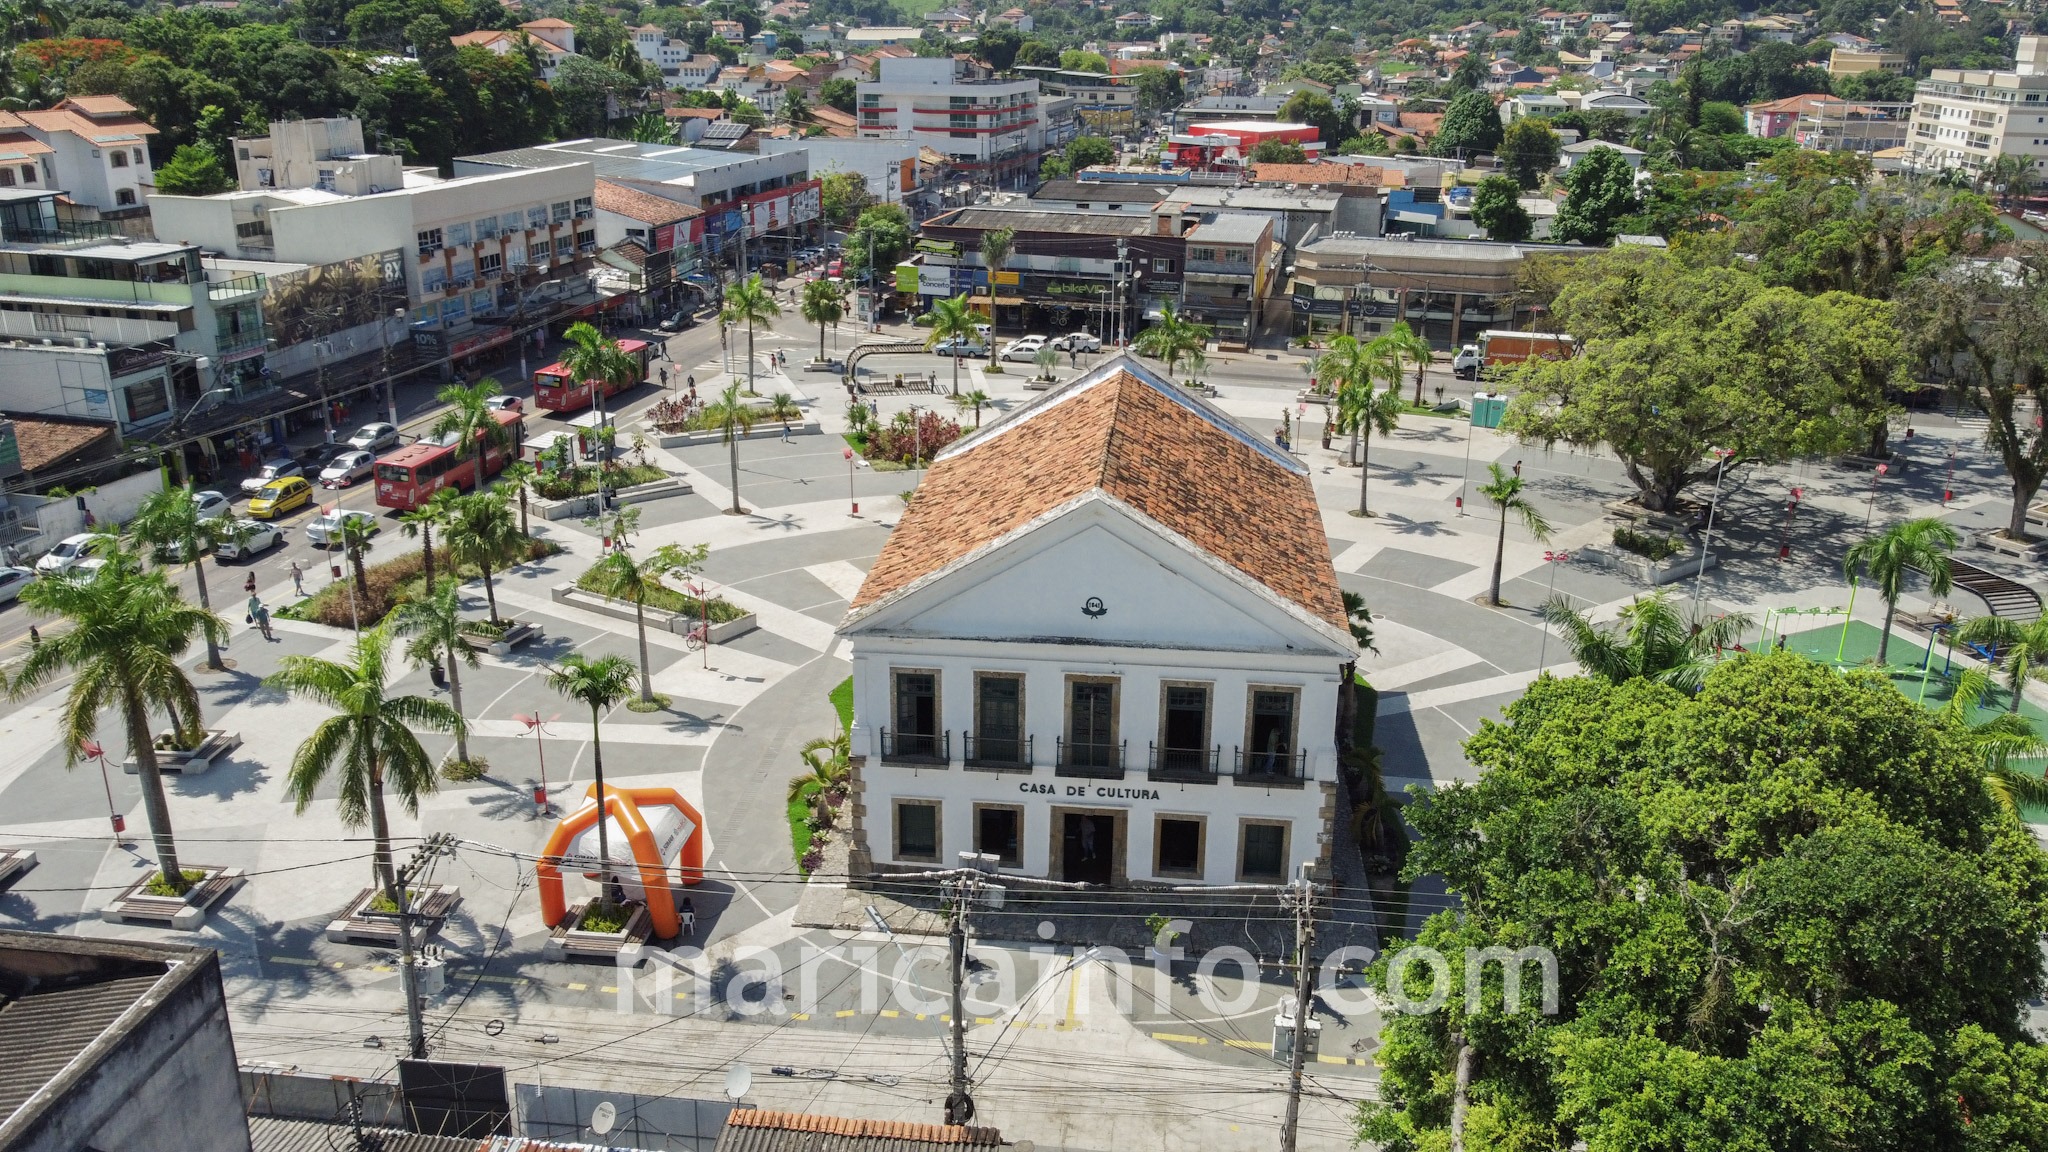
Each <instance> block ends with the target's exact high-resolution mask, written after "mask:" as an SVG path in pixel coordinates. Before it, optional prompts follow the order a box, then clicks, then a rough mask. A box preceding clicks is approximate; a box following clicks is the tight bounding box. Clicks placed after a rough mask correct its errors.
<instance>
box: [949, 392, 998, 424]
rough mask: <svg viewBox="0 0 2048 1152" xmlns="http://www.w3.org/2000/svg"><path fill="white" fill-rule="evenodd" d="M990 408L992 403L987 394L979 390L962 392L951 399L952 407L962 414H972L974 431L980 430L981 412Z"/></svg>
mask: <svg viewBox="0 0 2048 1152" xmlns="http://www.w3.org/2000/svg"><path fill="white" fill-rule="evenodd" d="M991 406H992V403H991V401H990V400H989V395H988V393H986V392H983V391H982V390H981V389H979V388H976V389H975V390H974V391H972V392H962V393H961V394H960V395H958V396H955V397H953V407H955V408H958V409H959V410H960V411H962V412H972V413H974V428H975V430H976V431H980V430H981V410H982V409H983V408H988V407H991Z"/></svg>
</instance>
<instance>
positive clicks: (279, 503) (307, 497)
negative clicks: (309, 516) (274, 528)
mask: <svg viewBox="0 0 2048 1152" xmlns="http://www.w3.org/2000/svg"><path fill="white" fill-rule="evenodd" d="M312 500H313V485H312V483H311V482H310V481H308V480H307V479H306V478H305V477H304V476H286V477H284V478H282V479H278V480H272V481H271V482H270V483H268V484H265V485H264V486H263V487H262V489H261V490H259V491H258V492H257V493H256V495H254V496H252V497H250V498H249V515H251V516H254V517H256V518H257V519H258V520H269V519H273V518H275V517H278V516H282V515H284V514H285V513H287V512H290V511H291V510H293V509H294V508H302V507H304V506H305V505H307V504H309V503H311V502H312Z"/></svg>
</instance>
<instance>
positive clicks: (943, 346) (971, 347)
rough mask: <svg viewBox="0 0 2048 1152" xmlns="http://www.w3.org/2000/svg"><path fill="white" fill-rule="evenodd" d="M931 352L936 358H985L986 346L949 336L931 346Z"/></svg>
mask: <svg viewBox="0 0 2048 1152" xmlns="http://www.w3.org/2000/svg"><path fill="white" fill-rule="evenodd" d="M932 352H933V354H934V355H938V356H986V355H988V345H986V344H984V343H982V342H981V341H979V340H970V339H968V338H967V337H965V336H949V337H947V338H946V339H944V340H941V341H939V342H938V343H937V344H934V345H932Z"/></svg>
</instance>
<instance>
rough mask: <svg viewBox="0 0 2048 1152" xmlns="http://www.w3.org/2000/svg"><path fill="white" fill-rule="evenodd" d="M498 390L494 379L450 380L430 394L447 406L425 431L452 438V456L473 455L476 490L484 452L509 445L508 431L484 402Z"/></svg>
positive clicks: (481, 477)
mask: <svg viewBox="0 0 2048 1152" xmlns="http://www.w3.org/2000/svg"><path fill="white" fill-rule="evenodd" d="M497 394H498V382H497V381H496V380H479V381H477V382H476V383H475V384H473V385H470V386H468V387H464V386H463V385H461V384H450V385H448V386H447V387H445V388H443V389H441V390H440V391H439V392H437V393H435V395H434V398H435V399H436V400H439V401H440V402H441V403H443V404H446V405H447V406H448V410H447V411H446V412H443V413H441V418H440V419H439V420H436V421H434V426H433V427H432V428H429V429H428V430H427V435H429V436H432V437H435V438H437V439H438V438H440V437H443V436H453V437H454V438H455V458H456V459H458V460H460V459H462V458H463V457H464V456H475V457H476V490H477V491H478V492H481V491H483V490H484V453H485V452H486V451H488V450H489V449H492V448H496V449H498V450H499V451H507V450H509V449H510V448H511V447H512V434H511V433H510V432H508V431H506V430H505V426H504V425H503V424H500V423H498V420H497V413H496V412H493V411H492V410H491V407H490V405H488V404H486V403H484V401H486V400H489V399H490V398H491V397H493V396H496V395H497Z"/></svg>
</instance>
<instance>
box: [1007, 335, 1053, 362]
mask: <svg viewBox="0 0 2048 1152" xmlns="http://www.w3.org/2000/svg"><path fill="white" fill-rule="evenodd" d="M1043 347H1045V337H1043V336H1025V337H1022V338H1020V339H1016V340H1012V341H1010V344H1009V346H1008V347H1007V348H1004V349H1003V359H1005V360H1024V361H1027V362H1028V361H1031V360H1036V359H1037V358H1038V350H1039V349H1040V348H1043Z"/></svg>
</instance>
